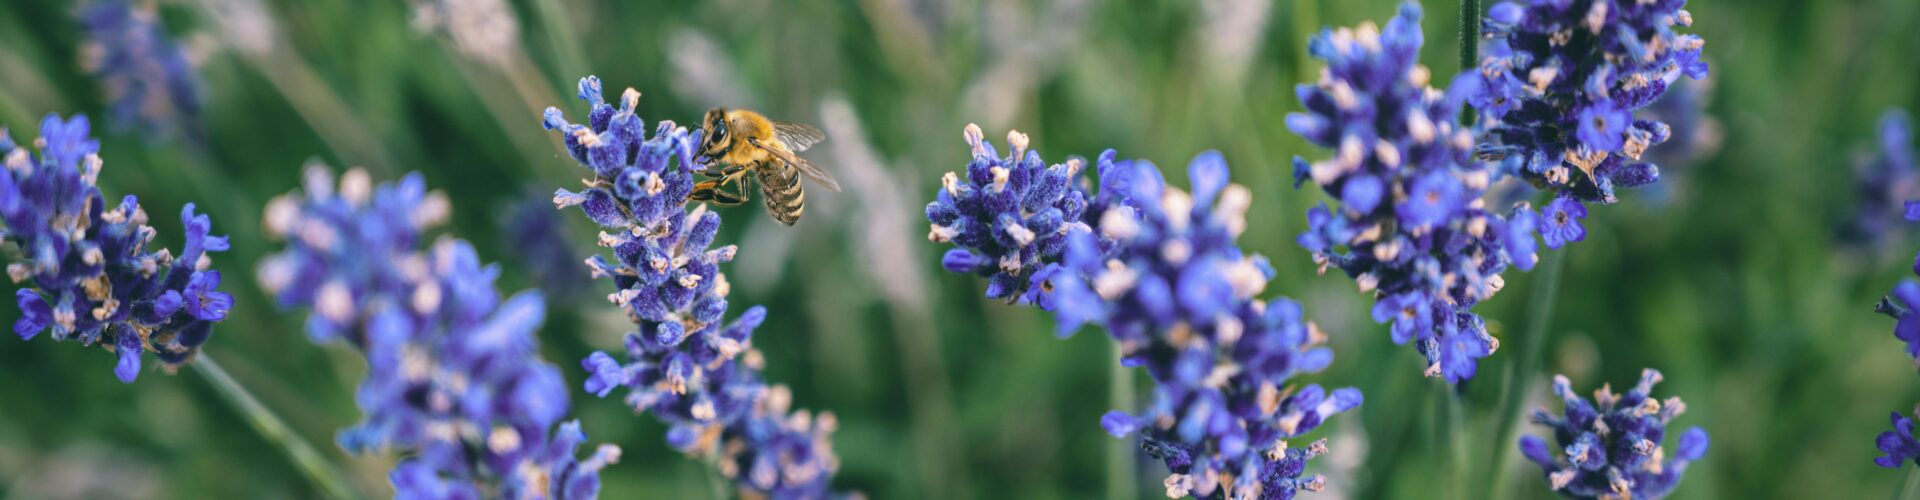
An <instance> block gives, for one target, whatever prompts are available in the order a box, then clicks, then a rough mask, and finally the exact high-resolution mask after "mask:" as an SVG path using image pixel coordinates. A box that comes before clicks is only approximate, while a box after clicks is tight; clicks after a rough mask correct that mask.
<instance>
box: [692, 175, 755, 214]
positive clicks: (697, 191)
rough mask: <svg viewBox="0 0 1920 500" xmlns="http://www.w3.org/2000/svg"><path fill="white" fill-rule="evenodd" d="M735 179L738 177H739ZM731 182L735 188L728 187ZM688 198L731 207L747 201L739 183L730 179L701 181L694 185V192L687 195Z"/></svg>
mask: <svg viewBox="0 0 1920 500" xmlns="http://www.w3.org/2000/svg"><path fill="white" fill-rule="evenodd" d="M734 179H738V177H735V178H734ZM729 184H732V185H733V189H731V190H729V189H727V185H729ZM687 199H689V200H692V201H704V202H709V203H713V204H715V205H720V206H723V207H731V206H734V205H739V204H742V203H746V202H747V197H746V196H744V195H742V194H741V191H740V185H739V183H737V182H731V181H730V180H728V179H715V180H710V181H700V183H698V184H694V185H693V193H692V194H689V195H687Z"/></svg>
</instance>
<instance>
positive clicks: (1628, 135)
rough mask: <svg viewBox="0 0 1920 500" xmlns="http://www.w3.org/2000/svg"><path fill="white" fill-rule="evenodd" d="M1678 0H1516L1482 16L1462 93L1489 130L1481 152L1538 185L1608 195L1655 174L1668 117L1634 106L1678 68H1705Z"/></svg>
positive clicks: (1687, 72) (1592, 196) (1660, 90)
mask: <svg viewBox="0 0 1920 500" xmlns="http://www.w3.org/2000/svg"><path fill="white" fill-rule="evenodd" d="M1685 5H1686V0H1653V1H1639V2H1624V1H1616V0H1512V1H1507V2H1502V3H1500V4H1497V5H1494V6H1493V8H1492V9H1490V10H1489V11H1488V16H1487V17H1486V18H1485V19H1483V20H1482V23H1481V26H1482V27H1481V33H1482V34H1483V35H1485V36H1486V37H1487V38H1488V43H1486V44H1485V45H1483V46H1482V52H1481V59H1480V71H1479V72H1478V75H1477V78H1475V79H1476V80H1478V82H1477V85H1475V88H1473V89H1472V90H1471V95H1470V96H1469V97H1468V98H1469V100H1470V101H1471V102H1473V104H1474V107H1475V108H1477V109H1478V112H1479V113H1480V116H1481V120H1482V121H1481V123H1482V126H1484V127H1485V129H1486V131H1487V136H1488V140H1487V141H1486V143H1485V144H1482V145H1481V147H1480V151H1479V154H1480V155H1481V156H1482V157H1484V158H1488V159H1492V160H1504V162H1505V164H1506V168H1505V170H1507V171H1512V172H1515V173H1517V174H1518V175H1520V176H1522V177H1525V178H1526V179H1527V180H1529V181H1531V182H1532V183H1534V184H1535V185H1541V186H1546V187H1548V188H1549V189H1551V190H1554V191H1559V192H1565V193H1569V194H1572V195H1573V196H1576V197H1579V198H1580V199H1582V200H1587V201H1599V202H1601V203H1606V204H1610V203H1613V202H1615V201H1616V200H1617V198H1616V197H1615V195H1614V189H1615V188H1618V187H1638V186H1643V185H1647V184H1651V183H1653V182H1654V181H1656V180H1658V179H1659V175H1658V172H1659V170H1658V169H1657V168H1656V167H1654V166H1653V164H1651V163H1640V160H1641V157H1642V155H1643V154H1645V153H1646V152H1647V150H1648V148H1651V147H1653V146H1655V145H1658V144H1660V143H1663V142H1666V141H1667V139H1668V138H1669V137H1670V136H1671V135H1672V131H1671V130H1670V129H1669V128H1668V126H1667V125H1666V124H1664V123H1661V122H1658V121H1652V120H1639V119H1636V118H1635V117H1634V114H1633V110H1636V109H1640V108H1642V107H1645V106H1647V105H1648V104H1650V103H1653V102H1654V101H1655V100H1656V99H1658V98H1659V97H1660V96H1661V95H1662V94H1664V93H1666V91H1667V89H1668V88H1669V87H1671V86H1672V85H1674V84H1675V82H1676V81H1677V80H1678V79H1679V78H1680V77H1681V76H1686V77H1688V78H1691V79H1695V80H1698V79H1700V78H1702V77H1705V76H1706V73H1707V65H1706V63H1704V62H1701V61H1700V53H1701V48H1702V47H1703V46H1704V42H1703V41H1702V40H1701V38H1700V37H1699V36H1697V35H1691V34H1683V33H1679V32H1677V31H1675V29H1676V28H1682V27H1688V26H1691V25H1692V24H1693V15H1692V14H1691V13H1688V12H1687V11H1686V10H1684V9H1683V7H1684V6H1685Z"/></svg>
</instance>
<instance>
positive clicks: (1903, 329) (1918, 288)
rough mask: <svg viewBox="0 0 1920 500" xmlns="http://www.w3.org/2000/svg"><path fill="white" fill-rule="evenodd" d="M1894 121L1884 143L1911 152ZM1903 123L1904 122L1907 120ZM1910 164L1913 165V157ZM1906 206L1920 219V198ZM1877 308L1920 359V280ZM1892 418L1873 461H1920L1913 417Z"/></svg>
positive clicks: (1892, 464)
mask: <svg viewBox="0 0 1920 500" xmlns="http://www.w3.org/2000/svg"><path fill="white" fill-rule="evenodd" d="M1889 116H1896V115H1889ZM1890 123H1892V120H1886V121H1883V122H1882V129H1881V141H1882V143H1883V144H1884V143H1887V142H1897V143H1899V144H1900V146H1903V147H1900V148H1898V149H1897V150H1894V149H1893V148H1889V151H1887V153H1888V156H1893V155H1910V154H1911V152H1910V150H1909V149H1907V148H1905V147H1904V146H1905V143H1904V141H1905V140H1907V139H1908V137H1909V135H1908V132H1907V131H1905V130H1898V131H1895V132H1898V133H1897V134H1893V135H1895V137H1889V134H1888V132H1889V131H1888V130H1887V128H1886V126H1887V125H1889V124H1890ZM1899 124H1900V125H1904V121H1902V122H1900V123H1899ZM1909 158H1910V157H1909ZM1908 164H1909V166H1910V165H1911V160H1910V159H1909V160H1908ZM1906 209H1907V210H1906V218H1907V221H1908V222H1920V201H1908V202H1907V203H1906ZM1913 272H1914V274H1916V275H1920V255H1917V256H1915V257H1914V264H1913ZM1874 311H1875V312H1878V313H1881V314H1885V315H1887V316H1892V317H1893V318H1894V321H1895V323H1894V325H1893V337H1894V338H1895V339H1899V340H1900V341H1901V342H1905V343H1906V344H1907V357H1908V358H1912V359H1913V362H1915V363H1920V281H1914V280H1913V279H1912V278H1908V279H1906V280H1902V281H1901V282H1900V284H1898V285H1894V287H1893V291H1891V292H1889V293H1888V294H1887V296H1886V297H1882V298H1881V299H1880V304H1879V305H1876V306H1874ZM1914 412H1915V414H1916V415H1920V406H1915V407H1914ZM1892 420H1893V430H1891V431H1887V432H1882V433H1880V435H1879V436H1878V437H1877V438H1875V440H1874V441H1875V444H1876V445H1878V447H1879V448H1880V452H1881V453H1882V454H1883V456H1881V457H1879V458H1875V459H1874V460H1873V463H1875V464H1879V465H1880V466H1881V467H1887V468H1898V467H1901V466H1903V465H1905V464H1906V462H1908V461H1915V462H1916V463H1920V441H1916V440H1915V439H1914V437H1913V419H1911V418H1907V416H1905V415H1901V414H1900V413H1899V412H1894V413H1893V419H1892Z"/></svg>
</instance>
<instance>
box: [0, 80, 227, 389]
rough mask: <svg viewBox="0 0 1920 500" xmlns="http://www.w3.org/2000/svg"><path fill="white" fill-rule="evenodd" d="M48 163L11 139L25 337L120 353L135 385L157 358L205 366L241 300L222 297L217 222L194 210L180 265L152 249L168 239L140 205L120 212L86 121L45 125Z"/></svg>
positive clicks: (0, 177) (2, 201)
mask: <svg viewBox="0 0 1920 500" xmlns="http://www.w3.org/2000/svg"><path fill="white" fill-rule="evenodd" d="M40 131H41V137H40V139H39V140H38V141H35V143H36V144H38V145H39V146H40V147H39V149H40V151H39V152H38V153H34V152H32V151H29V150H27V149H26V148H23V147H21V146H20V145H19V144H18V143H15V142H14V140H13V138H12V137H10V136H9V135H7V133H6V132H5V131H4V130H0V162H4V163H5V166H6V169H5V170H6V172H5V173H0V222H3V224H0V237H4V239H5V240H6V242H7V243H10V244H12V245H13V246H15V247H17V248H19V250H20V252H19V253H20V255H21V256H22V258H21V259H20V260H17V261H15V262H12V263H10V264H8V265H7V276H8V277H9V278H11V279H12V280H13V282H14V283H16V284H19V285H20V287H21V288H20V289H19V291H17V292H16V293H15V295H14V299H15V304H16V305H18V306H19V308H20V319H19V320H17V321H15V322H14V324H13V331H14V333H15V334H17V335H19V336H20V338H21V339H32V338H33V337H35V336H37V335H39V334H40V332H43V331H49V330H51V331H52V332H53V335H52V336H53V339H54V340H57V341H67V340H74V341H78V342H80V343H81V344H86V345H96V344H97V345H99V346H101V347H102V348H105V349H107V350H108V351H110V352H115V353H116V354H117V355H116V356H115V358H116V362H115V365H114V374H115V375H116V376H118V377H119V378H120V380H121V381H122V382H132V381H133V380H134V378H135V377H137V376H138V375H139V374H140V367H141V361H140V358H141V355H142V353H143V352H147V351H151V352H153V353H154V354H156V355H157V356H158V357H159V358H160V361H161V362H162V363H164V364H165V365H166V366H167V368H168V369H169V370H172V369H173V368H176V367H178V366H179V365H180V364H182V363H185V362H187V361H190V360H191V359H193V356H194V355H195V354H196V353H198V352H199V350H200V345H201V344H204V343H206V341H207V338H208V336H210V335H211V334H212V328H213V324H214V323H217V322H220V321H222V320H225V319H226V316H227V311H228V310H230V309H232V308H233V296H231V295H228V294H227V293H226V292H222V291H220V290H219V285H220V272H219V271H214V270H212V269H211V266H212V259H211V258H210V257H209V256H208V253H209V252H221V251H225V250H227V247H228V245H227V238H226V237H224V236H212V235H211V234H210V233H211V231H212V222H211V221H210V220H209V219H208V218H207V216H205V215H196V214H194V206H193V204H191V203H189V204H187V205H186V206H185V207H184V208H183V209H182V210H181V214H180V218H181V222H182V223H183V225H184V226H185V227H186V233H187V234H186V238H185V240H186V241H185V242H184V243H185V245H184V247H183V249H182V251H181V252H180V254H179V256H178V257H176V256H175V255H174V254H173V253H172V252H171V251H169V250H166V249H150V248H149V247H148V246H147V245H148V243H149V242H150V241H152V238H153V237H154V236H155V235H156V234H157V231H155V230H154V229H153V228H152V227H150V226H148V225H147V212H146V210H144V209H142V208H140V204H139V201H138V200H137V199H136V198H135V197H134V196H132V195H128V196H126V197H125V198H122V199H120V201H119V203H118V204H117V205H108V204H107V201H106V198H105V197H104V196H103V195H102V194H101V192H100V188H99V186H98V185H96V181H98V180H99V177H100V169H101V166H102V161H101V160H100V157H99V155H98V153H99V151H100V143H99V142H98V141H95V140H94V139H93V138H92V136H91V135H89V134H90V127H89V124H88V122H87V119H86V117H85V116H75V117H74V118H73V119H72V120H62V119H60V117H59V116H58V115H47V117H46V118H45V119H44V120H42V121H41V122H40Z"/></svg>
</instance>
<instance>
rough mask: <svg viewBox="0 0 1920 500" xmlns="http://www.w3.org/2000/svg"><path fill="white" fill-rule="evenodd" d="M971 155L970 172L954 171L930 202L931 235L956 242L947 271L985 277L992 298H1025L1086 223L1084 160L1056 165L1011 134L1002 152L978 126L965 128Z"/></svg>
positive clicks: (947, 259) (946, 262)
mask: <svg viewBox="0 0 1920 500" xmlns="http://www.w3.org/2000/svg"><path fill="white" fill-rule="evenodd" d="M965 135H966V139H967V145H968V146H970V147H972V149H973V161H972V162H970V163H968V164H967V174H966V178H965V179H962V178H960V176H958V175H956V174H954V173H953V172H948V173H947V175H946V176H945V177H942V178H941V179H940V183H941V186H942V188H941V190H940V192H939V193H937V194H936V195H935V199H934V201H933V202H932V203H928V204H927V220H928V221H930V222H932V223H933V230H932V231H931V232H929V233H928V235H927V238H928V239H930V240H932V241H933V242H935V243H952V244H953V245H954V246H955V247H956V248H953V249H951V250H947V254H946V255H945V256H943V257H942V258H941V259H940V262H941V265H943V266H944V267H946V268H947V270H948V271H952V272H955V273H961V274H977V275H980V276H983V277H986V278H987V297H991V298H996V299H1006V300H1008V301H1015V300H1019V298H1020V297H1021V296H1022V295H1023V294H1025V293H1026V292H1027V291H1028V289H1029V287H1030V285H1031V284H1032V283H1033V282H1034V281H1035V280H1034V277H1035V273H1037V272H1040V271H1041V269H1042V268H1043V267H1044V264H1045V263H1048V262H1057V261H1058V259H1059V257H1060V252H1061V251H1062V250H1063V249H1065V247H1066V242H1067V233H1069V232H1070V231H1072V230H1075V229H1085V227H1086V224H1085V223H1084V222H1081V217H1082V215H1083V214H1084V213H1085V212H1086V209H1087V199H1086V193H1084V192H1082V191H1080V190H1078V189H1074V188H1073V182H1074V180H1075V179H1077V178H1078V176H1079V173H1080V168H1081V167H1080V165H1081V162H1080V160H1078V159H1070V160H1067V162H1066V163H1056V164H1053V165H1052V166H1048V165H1046V163H1044V162H1042V161H1041V160H1040V152H1038V151H1034V150H1032V149H1028V147H1027V146H1028V143H1027V136H1026V135H1025V134H1021V133H1019V132H1013V133H1009V134H1007V142H1008V143H1009V144H1011V145H1012V146H1013V151H1011V152H1010V153H1009V154H1008V155H1007V156H1006V157H1005V158H1001V157H1000V156H999V154H998V153H997V152H996V150H995V149H994V147H993V144H992V143H990V142H987V140H986V139H985V137H984V135H983V134H981V132H980V127H978V126H971V125H969V126H968V127H967V129H966V134H965Z"/></svg>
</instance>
